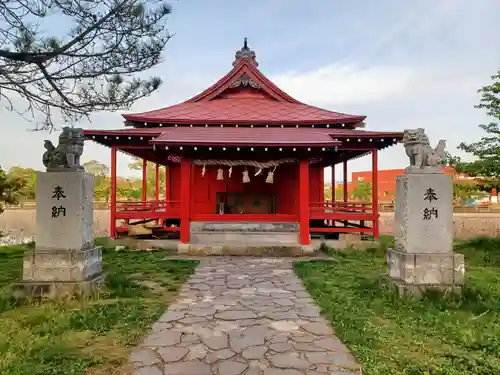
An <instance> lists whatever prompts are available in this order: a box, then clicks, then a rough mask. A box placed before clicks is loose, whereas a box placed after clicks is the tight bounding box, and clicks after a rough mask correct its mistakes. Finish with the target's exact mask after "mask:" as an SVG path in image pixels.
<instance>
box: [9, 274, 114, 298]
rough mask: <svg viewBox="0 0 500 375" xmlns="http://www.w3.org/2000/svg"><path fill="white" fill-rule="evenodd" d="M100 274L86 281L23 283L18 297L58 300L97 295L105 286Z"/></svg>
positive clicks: (103, 276)
mask: <svg viewBox="0 0 500 375" xmlns="http://www.w3.org/2000/svg"><path fill="white" fill-rule="evenodd" d="M104 279H105V275H104V274H102V273H101V274H100V275H96V276H94V277H92V278H91V279H90V280H84V281H40V280H38V281H23V282H21V283H19V284H17V293H16V294H17V296H24V297H42V298H50V299H58V298H64V297H70V296H92V295H95V294H96V293H97V292H98V291H99V290H100V289H101V286H102V285H103V284H104Z"/></svg>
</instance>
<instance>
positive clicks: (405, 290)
mask: <svg viewBox="0 0 500 375" xmlns="http://www.w3.org/2000/svg"><path fill="white" fill-rule="evenodd" d="M380 280H381V283H382V285H383V286H385V287H390V288H394V289H395V290H396V292H397V293H398V295H399V296H403V295H411V296H415V297H420V296H421V295H422V294H424V293H425V292H427V291H437V292H440V293H451V294H457V295H459V294H461V293H462V285H432V284H419V285H417V284H406V283H404V282H402V281H401V280H395V279H391V278H390V277H389V276H387V275H382V277H381V279H380Z"/></svg>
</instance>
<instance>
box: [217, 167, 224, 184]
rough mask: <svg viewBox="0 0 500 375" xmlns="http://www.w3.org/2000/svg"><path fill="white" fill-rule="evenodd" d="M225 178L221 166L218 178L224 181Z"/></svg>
mask: <svg viewBox="0 0 500 375" xmlns="http://www.w3.org/2000/svg"><path fill="white" fill-rule="evenodd" d="M223 179H224V170H223V169H222V168H219V169H218V170H217V180H218V181H222V180H223Z"/></svg>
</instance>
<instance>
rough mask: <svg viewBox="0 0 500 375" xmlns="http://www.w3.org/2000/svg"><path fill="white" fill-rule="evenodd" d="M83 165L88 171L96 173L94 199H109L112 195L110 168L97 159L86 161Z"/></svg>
mask: <svg viewBox="0 0 500 375" xmlns="http://www.w3.org/2000/svg"><path fill="white" fill-rule="evenodd" d="M83 167H84V168H85V170H86V171H87V172H88V173H90V174H92V175H94V199H95V200H105V201H106V202H107V201H109V198H110V196H111V180H110V178H109V177H108V175H109V168H108V167H107V166H106V165H105V164H102V163H100V162H98V161H97V160H90V161H88V162H85V163H83Z"/></svg>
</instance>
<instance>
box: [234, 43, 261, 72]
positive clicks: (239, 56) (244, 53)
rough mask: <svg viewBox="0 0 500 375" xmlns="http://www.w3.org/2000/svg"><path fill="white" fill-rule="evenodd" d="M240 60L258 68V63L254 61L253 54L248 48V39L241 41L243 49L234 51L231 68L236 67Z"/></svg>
mask: <svg viewBox="0 0 500 375" xmlns="http://www.w3.org/2000/svg"><path fill="white" fill-rule="evenodd" d="M241 60H247V61H250V62H251V63H253V64H255V66H259V63H258V62H257V60H256V59H255V52H254V51H252V50H251V49H250V48H248V39H247V38H246V37H245V38H244V39H243V47H242V48H241V49H240V50H238V51H236V54H235V55H234V61H233V66H236V65H238V64H239V63H240V61H241Z"/></svg>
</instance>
